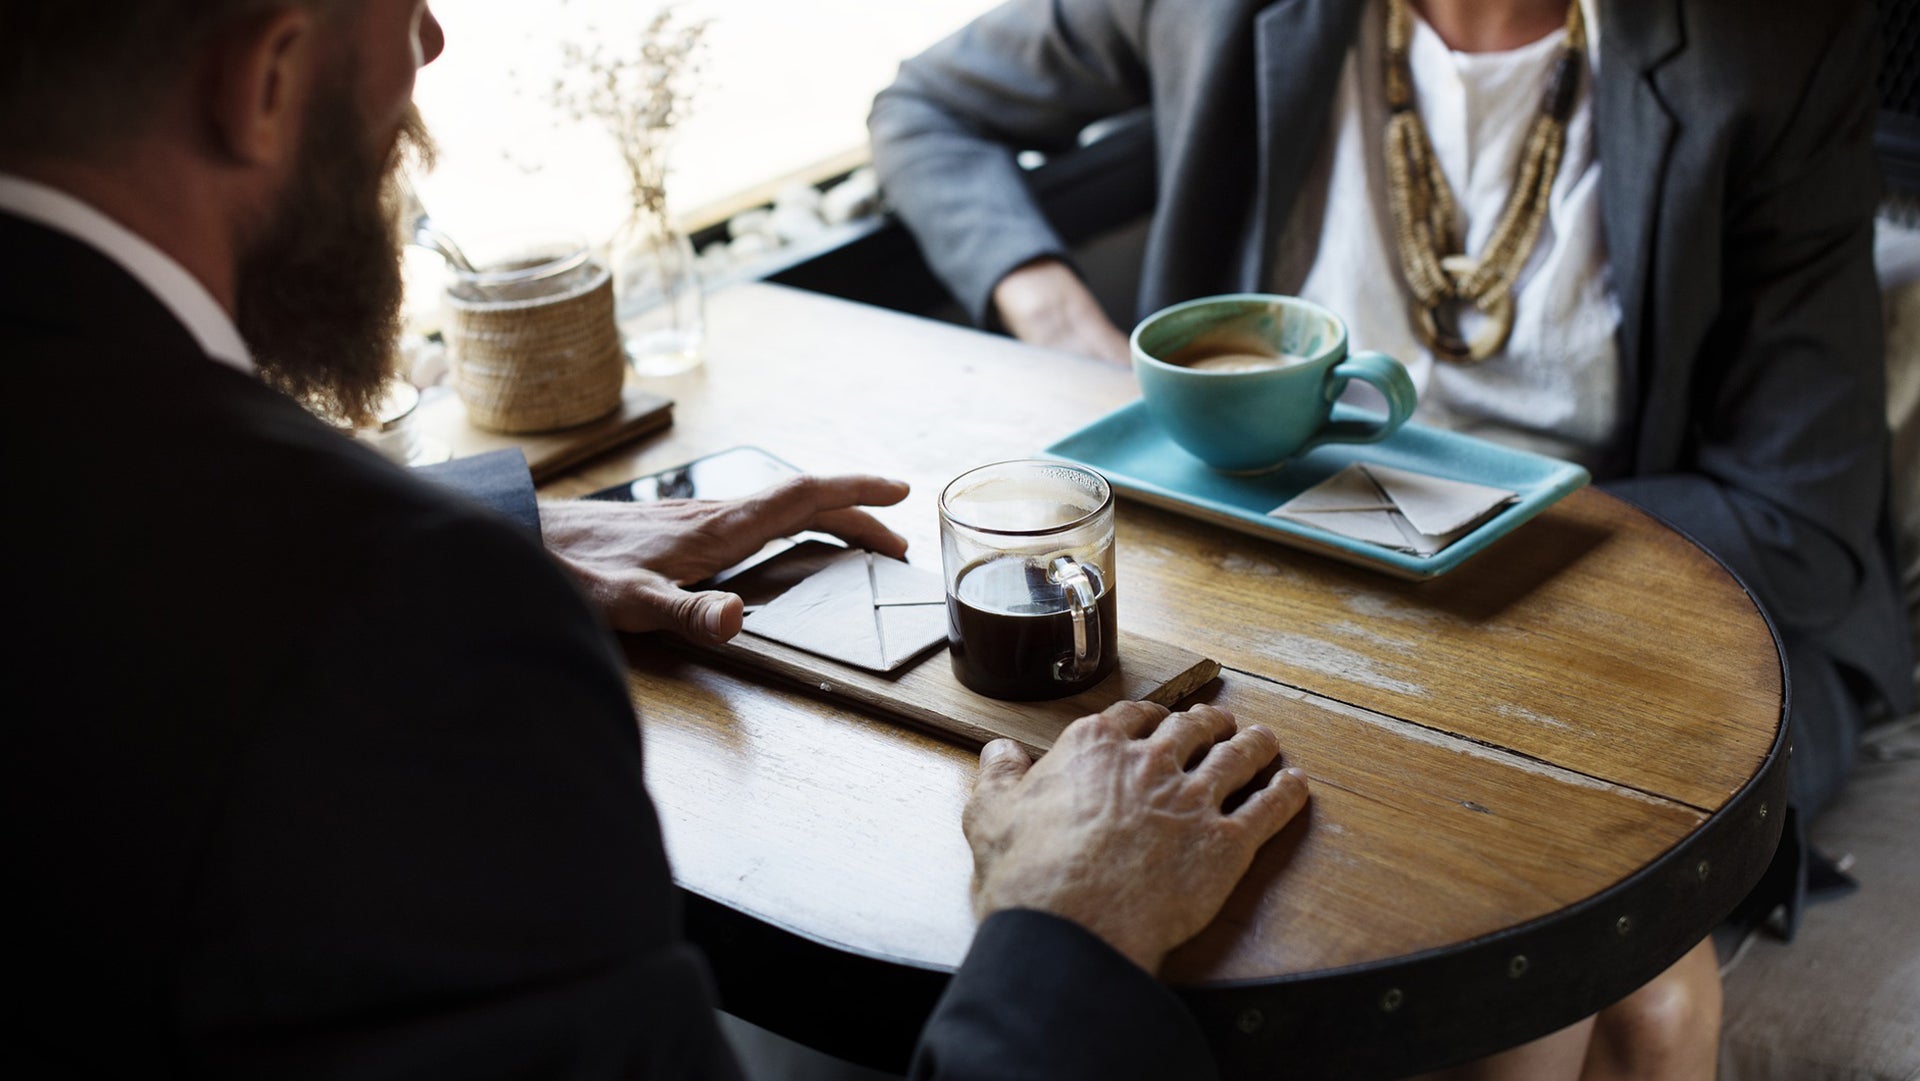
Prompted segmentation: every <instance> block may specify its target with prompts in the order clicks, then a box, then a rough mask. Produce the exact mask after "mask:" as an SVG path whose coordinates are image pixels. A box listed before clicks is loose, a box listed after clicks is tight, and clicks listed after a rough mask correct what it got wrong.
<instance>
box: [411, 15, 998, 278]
mask: <svg viewBox="0 0 1920 1081" xmlns="http://www.w3.org/2000/svg"><path fill="white" fill-rule="evenodd" d="M993 2H994V0H688V2H685V3H683V4H681V5H680V7H679V9H680V11H681V13H682V14H683V15H684V16H687V17H690V18H696V19H697V18H708V19H710V20H711V24H710V27H709V29H708V31H707V35H706V49H705V65H704V72H705V74H704V76H703V77H702V81H701V87H700V90H699V92H698V94H697V96H696V97H695V99H694V109H693V114H692V116H691V117H690V119H689V120H688V121H687V123H686V124H685V126H684V129H683V130H682V132H681V133H680V135H679V137H678V138H677V139H676V141H675V143H674V146H673V149H672V151H671V157H670V161H671V163H672V171H671V173H670V174H669V180H668V195H669V201H670V204H671V209H672V212H673V214H674V215H675V217H677V218H680V219H682V220H683V221H691V223H692V224H695V225H704V224H708V223H709V222H710V221H711V220H712V219H715V218H718V217H723V216H725V215H726V213H727V212H729V211H730V210H734V209H739V208H740V207H739V202H740V198H741V193H743V192H749V191H753V190H767V186H768V185H769V184H770V182H774V181H777V180H779V179H781V178H788V177H793V176H801V177H805V178H807V179H809V180H812V179H818V177H816V176H814V175H813V174H814V173H816V172H818V171H820V170H821V169H822V168H823V167H824V166H826V165H827V164H828V163H840V162H846V161H848V160H849V159H850V157H853V156H856V155H858V154H859V152H861V151H862V150H864V148H865V146H866V138H867V136H866V116H867V110H868V107H869V106H870V104H871V103H872V100H873V95H874V94H875V92H877V91H878V90H880V89H881V88H882V87H884V86H886V85H887V83H889V82H890V81H892V79H893V76H894V72H895V70H896V68H897V66H898V65H899V62H900V61H901V60H902V59H904V58H906V57H908V56H911V55H913V54H914V53H917V52H919V51H920V50H921V49H923V48H925V47H926V46H928V45H930V44H932V43H933V42H934V41H936V40H938V39H939V38H941V37H943V36H945V35H946V34H947V33H949V32H951V31H952V30H954V29H956V28H957V27H959V26H960V25H962V24H964V23H965V22H967V21H968V20H969V19H970V18H972V17H973V16H974V15H976V14H978V13H979V12H980V11H982V10H984V9H986V8H987V7H990V6H992V3H993ZM659 6H660V5H658V4H656V3H649V2H647V0H440V2H439V3H435V4H434V5H433V8H434V13H435V15H436V16H437V17H438V18H439V19H440V22H441V23H442V25H443V26H445V28H446V35H447V49H446V52H445V53H444V54H443V55H442V56H441V57H440V58H439V59H438V60H436V61H435V62H434V63H433V64H432V65H431V66H429V67H428V68H426V69H425V70H424V71H422V72H421V73H420V78H419V83H418V87H417V89H416V92H415V99H416V100H417V101H418V102H419V104H420V108H421V111H422V113H423V114H424V115H425V117H426V119H427V122H428V124H429V125H430V126H431V127H432V129H433V132H434V135H435V138H436V139H437V140H438V142H439V144H440V148H441V153H440V164H439V168H438V169H437V170H436V171H435V172H434V173H433V174H432V175H430V176H427V177H423V178H419V179H418V182H417V185H416V186H417V188H418V190H419V192H420V195H421V198H422V200H423V201H424V202H425V204H426V206H427V208H428V209H429V210H430V212H431V213H432V214H433V217H434V219H435V220H436V222H438V224H439V225H440V226H441V227H442V228H443V229H445V230H446V231H447V232H448V233H450V234H451V235H453V236H454V237H455V239H456V240H458V239H459V238H460V237H462V236H479V235H482V234H485V233H489V232H495V231H506V230H515V229H523V228H562V229H567V230H570V231H573V232H577V233H579V234H581V235H582V236H584V237H586V238H588V239H590V240H604V239H605V238H606V237H607V236H608V235H609V234H610V233H611V232H612V231H613V229H614V228H615V227H616V226H617V225H618V224H619V223H620V222H621V221H622V219H623V218H624V216H625V214H626V211H627V206H628V202H629V200H628V197H627V191H626V188H625V182H624V180H623V176H622V172H621V170H620V167H619V165H618V162H617V159H616V158H615V156H614V151H613V144H612V143H611V142H610V138H609V136H607V135H606V134H605V133H604V132H603V131H601V130H600V129H599V128H598V127H596V126H595V125H594V124H593V122H591V121H585V122H578V123H576V122H574V121H572V120H571V119H570V118H568V117H566V116H565V115H564V114H563V112H562V110H560V109H559V108H557V107H555V106H554V105H552V104H551V103H550V101H549V100H548V88H549V87H550V86H551V85H552V83H553V80H554V76H555V74H556V73H557V71H558V70H559V68H560V65H561V62H562V61H561V48H562V42H564V41H567V40H572V41H575V42H579V43H581V44H586V43H588V42H590V41H591V40H593V37H594V35H596V34H597V35H598V36H599V37H600V38H602V39H603V40H604V41H606V42H607V44H608V45H609V46H616V45H617V46H621V47H632V44H633V43H634V42H636V41H637V40H638V36H639V32H640V29H641V27H643V26H644V25H645V24H646V23H647V21H648V20H649V19H650V18H651V17H652V16H653V14H654V13H655V12H656V11H657V10H659Z"/></svg>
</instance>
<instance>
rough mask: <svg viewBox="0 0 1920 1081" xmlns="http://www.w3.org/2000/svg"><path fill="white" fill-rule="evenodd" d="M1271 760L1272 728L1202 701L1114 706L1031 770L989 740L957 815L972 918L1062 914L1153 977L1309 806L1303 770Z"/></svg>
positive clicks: (1082, 724)
mask: <svg viewBox="0 0 1920 1081" xmlns="http://www.w3.org/2000/svg"><path fill="white" fill-rule="evenodd" d="M1279 759H1280V744H1279V741H1278V740H1277V739H1276V738H1275V737H1274V735H1273V733H1272V732H1271V731H1269V730H1267V729H1265V728H1262V727H1259V726H1257V725H1254V726H1249V727H1246V728H1237V727H1236V725H1235V723H1234V719H1233V714H1231V713H1229V712H1227V711H1226V710H1224V709H1219V708H1217V707H1214V706H1205V705H1201V706H1195V707H1193V708H1192V709H1190V710H1187V711H1186V712H1184V713H1173V714H1169V713H1168V712H1167V711H1166V710H1165V709H1163V708H1162V707H1160V706H1155V705H1149V704H1147V703H1145V702H1122V703H1119V704H1117V705H1114V706H1112V707H1110V708H1108V709H1107V710H1106V711H1104V712H1102V713H1098V714H1095V715H1092V716H1088V717H1082V718H1080V719H1079V720H1077V721H1075V722H1073V724H1071V725H1068V726H1067V728H1066V729H1065V730H1064V731H1063V732H1062V733H1061V734H1060V739H1059V741H1058V742H1056V743H1055V744H1054V745H1053V750H1051V751H1049V752H1048V753H1047V754H1046V756H1045V757H1043V758H1042V759H1041V760H1040V761H1039V763H1038V764H1035V763H1034V762H1033V761H1032V760H1031V759H1030V758H1028V757H1027V754H1026V752H1025V751H1023V750H1021V749H1020V747H1019V746H1018V745H1017V744H1015V743H1014V742H1013V741H1012V740H1005V739H1001V740H995V741H993V742H992V743H989V744H987V746H986V747H985V748H984V749H982V750H981V752H980V774H979V777H978V779H977V780H976V781H975V783H974V789H973V798H972V799H971V800H970V801H969V802H968V804H967V809H966V814H965V816H964V818H963V825H964V828H965V830H966V834H967V841H968V843H969V844H971V845H972V846H973V866H974V875H973V906H974V912H975V914H976V915H978V916H979V917H980V918H982V919H985V918H986V917H987V916H988V915H990V914H991V913H993V912H997V911H999V910H1001V909H1008V908H1032V909H1039V910H1041V911H1044V912H1051V913H1054V914H1055V915H1058V916H1064V917H1066V918H1067V919H1070V920H1073V921H1074V922H1076V923H1079V924H1080V925H1082V926H1084V927H1086V928H1087V929H1089V930H1091V931H1092V932H1093V933H1094V934H1096V935H1099V936H1100V937H1101V938H1102V939H1104V940H1105V941H1106V942H1107V943H1108V944H1110V945H1112V946H1113V947H1114V948H1115V949H1117V950H1119V951H1120V952H1121V953H1122V954H1124V955H1125V956H1126V957H1128V958H1129V959H1131V960H1132V961H1134V962H1135V963H1137V964H1138V965H1139V966H1140V967H1141V968H1144V969H1146V970H1147V971H1148V972H1158V971H1159V968H1160V963H1161V961H1162V960H1163V959H1164V958H1165V957H1166V955H1167V953H1168V951H1170V950H1172V949H1173V948H1174V947H1175V946H1178V945H1179V944H1180V943H1182V942H1185V941H1186V940H1187V939H1189V938H1192V937H1193V936H1194V935H1196V934H1198V933H1199V932H1200V929H1201V928H1203V927H1205V926H1206V925H1207V924H1208V923H1209V922H1210V921H1212V919H1213V917H1214V916H1215V915H1216V914H1217V913H1218V912H1219V911H1220V906H1221V905H1223V904H1225V903H1226V899H1227V894H1228V893H1230V892H1232V890H1233V887H1234V885H1235V884H1236V883H1238V882H1239V881H1240V879H1241V876H1243V875H1245V874H1246V872H1247V868H1248V866H1250V865H1251V864H1252V862H1253V854H1254V852H1255V851H1256V850H1257V849H1259V847H1260V846H1261V845H1262V844H1264V843H1265V842H1266V841H1267V839H1268V838H1270V837H1272V836H1273V835H1274V834H1276V833H1278V832H1279V831H1280V828H1281V827H1282V826H1285V825H1286V824H1287V822H1288V821H1290V820H1291V819H1292V818H1293V816H1294V815H1296V814H1297V813H1299V811H1300V809H1301V808H1302V807H1303V806H1305V805H1306V802H1307V781H1306V775H1305V774H1304V773H1302V772H1300V771H1299V770H1296V769H1287V770H1278V771H1276V770H1274V768H1273V767H1275V766H1276V765H1277V764H1278V763H1279ZM1236 794H1244V796H1245V798H1244V799H1242V800H1241V801H1240V802H1238V803H1237V804H1236V805H1235V806H1234V807H1233V808H1232V809H1231V810H1230V811H1229V810H1225V809H1224V808H1225V806H1226V804H1227V803H1228V801H1229V800H1230V799H1232V798H1233V797H1235V795H1236Z"/></svg>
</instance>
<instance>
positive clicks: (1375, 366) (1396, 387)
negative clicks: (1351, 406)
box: [1302, 353, 1419, 449]
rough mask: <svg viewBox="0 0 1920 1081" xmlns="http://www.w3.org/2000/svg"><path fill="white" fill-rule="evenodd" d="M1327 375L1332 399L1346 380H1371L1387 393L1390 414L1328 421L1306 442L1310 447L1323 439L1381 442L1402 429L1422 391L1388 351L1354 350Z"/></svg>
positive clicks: (1328, 388)
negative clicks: (1414, 385)
mask: <svg viewBox="0 0 1920 1081" xmlns="http://www.w3.org/2000/svg"><path fill="white" fill-rule="evenodd" d="M1327 375H1328V379H1327V400H1328V401H1329V402H1331V401H1334V400H1336V399H1338V398H1339V397H1340V392H1341V391H1343V390H1346V389H1347V380H1349V379H1358V380H1360V381H1361V382H1364V383H1370V384H1372V385H1373V387H1374V388H1375V389H1377V390H1379V391H1380V393H1381V394H1383V395H1385V396H1386V399H1387V416H1386V419H1385V420H1379V421H1374V420H1335V421H1329V422H1328V423H1327V424H1326V425H1325V426H1324V427H1322V428H1321V429H1320V432H1319V434H1318V435H1315V436H1314V437H1313V439H1312V440H1310V441H1309V442H1308V443H1307V446H1309V447H1311V446H1316V445H1318V444H1321V443H1378V442H1379V441H1381V440H1382V439H1385V438H1386V437H1388V436H1390V435H1392V434H1393V433H1394V432H1397V431H1399V430H1400V426H1401V425H1402V424H1405V423H1406V422H1407V418H1408V417H1411V416H1412V415H1413V407H1414V405H1415V404H1416V403H1417V402H1418V401H1419V394H1418V393H1417V392H1416V391H1415V390H1414V389H1413V377H1412V376H1410V375H1408V374H1407V366H1406V365H1404V364H1402V363H1400V362H1399V361H1397V360H1395V359H1393V358H1392V357H1390V356H1388V355H1386V354H1385V353H1355V354H1353V355H1352V356H1350V357H1348V358H1347V359H1345V360H1343V361H1341V362H1340V363H1339V364H1336V365H1334V368H1333V370H1332V371H1331V372H1328V373H1327ZM1302 449H1305V448H1302Z"/></svg>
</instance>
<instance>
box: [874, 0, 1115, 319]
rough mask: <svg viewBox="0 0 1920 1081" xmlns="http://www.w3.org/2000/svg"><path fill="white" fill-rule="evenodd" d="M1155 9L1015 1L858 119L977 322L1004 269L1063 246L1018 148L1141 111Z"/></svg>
mask: <svg viewBox="0 0 1920 1081" xmlns="http://www.w3.org/2000/svg"><path fill="white" fill-rule="evenodd" d="M1151 7H1152V4H1151V2H1150V0H1014V2H1013V3H1009V4H1006V5H1004V6H1002V7H999V8H996V9H994V10H993V11H990V12H988V13H986V14H985V15H982V16H981V17H980V18H979V19H977V20H975V21H974V22H973V23H972V24H970V25H968V26H967V27H966V28H964V29H962V30H960V31H959V32H958V33H955V34H954V35H952V36H951V37H948V38H947V39H945V40H944V41H941V42H940V43H938V44H936V45H934V46H933V47H932V48H930V49H928V50H927V51H926V52H925V53H922V54H921V55H920V56H917V57H915V58H913V59H911V60H908V61H907V62H906V63H904V64H902V65H901V66H900V74H899V76H898V78H897V79H896V80H895V81H894V83H893V85H892V86H890V87H888V88H887V89H885V90H883V91H881V92H880V94H879V96H878V97H877V98H875V99H874V103H873V111H872V113H871V115H870V116H869V117H868V119H867V126H868V130H869V132H870V133H871V135H872V138H873V159H874V166H875V168H876V170H877V171H878V173H879V175H880V183H881V187H882V189H883V190H884V191H885V193H886V196H887V199H888V201H889V203H890V204H891V205H892V207H893V208H894V209H895V210H896V211H897V212H898V213H899V215H900V217H901V219H902V220H903V221H904V222H905V223H906V225H907V228H908V229H909V230H911V231H912V233H913V234H914V236H915V238H916V239H917V240H918V241H919V242H920V248H921V250H922V251H923V252H924V253H925V254H926V257H927V260H928V262H929V264H931V265H932V267H933V269H934V272H935V273H936V274H938V275H939V276H940V278H941V280H942V281H944V282H945V283H946V285H947V287H948V288H949V289H950V290H952V292H953V294H954V296H955V297H957V298H958V299H959V300H960V302H961V303H962V304H963V305H964V306H965V307H966V309H967V311H968V312H969V313H970V314H971V315H972V316H973V318H974V319H976V320H977V321H979V322H982V323H985V322H987V321H988V319H989V317H990V316H991V314H992V308H991V304H992V294H993V287H994V286H995V284H997V283H998V282H999V281H1000V279H1001V278H1003V277H1005V276H1006V274H1007V273H1008V272H1009V271H1012V270H1013V269H1015V268H1016V267H1019V266H1021V265H1023V264H1026V263H1029V262H1032V261H1034V260H1036V259H1040V258H1044V257H1049V256H1051V257H1055V258H1060V259H1065V257H1066V256H1065V252H1066V247H1065V245H1064V244H1063V243H1062V242H1061V240H1060V238H1059V236H1058V235H1057V234H1056V233H1055V232H1054V230H1053V228H1052V226H1050V225H1048V224H1047V221H1046V219H1045V217H1044V216H1042V214H1041V212H1040V208H1039V207H1038V205H1037V204H1036V203H1035V202H1034V199H1033V197H1032V195H1031V194H1030V193H1029V192H1028V189H1027V185H1026V180H1025V177H1024V176H1023V173H1022V170H1021V169H1020V166H1019V165H1018V164H1017V162H1016V161H1015V160H1014V159H1015V153H1016V152H1017V151H1018V150H1023V149H1043V150H1045V149H1053V148H1059V147H1065V146H1070V145H1072V143H1073V140H1074V138H1075V136H1076V135H1078V133H1079V132H1080V130H1081V129H1082V128H1084V127H1086V126H1087V125H1088V124H1090V123H1092V122H1093V121H1095V120H1099V119H1102V118H1105V117H1108V116H1112V115H1114V114H1116V113H1120V112H1124V111H1126V110H1127V109H1130V108H1134V107H1136V106H1139V105H1143V104H1145V103H1146V102H1147V98H1148V91H1149V86H1148V78H1147V71H1146V67H1145V61H1144V55H1143V50H1142V47H1141V41H1142V40H1143V37H1142V36H1143V34H1144V24H1145V22H1146V19H1147V17H1148V13H1149V11H1150V9H1151Z"/></svg>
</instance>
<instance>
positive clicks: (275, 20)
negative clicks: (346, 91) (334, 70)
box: [205, 4, 320, 166]
mask: <svg viewBox="0 0 1920 1081" xmlns="http://www.w3.org/2000/svg"><path fill="white" fill-rule="evenodd" d="M318 54H319V35H318V32H317V27H316V26H315V24H314V15H313V12H312V11H310V10H309V9H307V8H306V7H305V6H303V5H299V4H291V5H288V6H286V7H284V8H281V9H279V10H277V11H274V12H272V13H271V14H269V15H265V16H262V17H261V18H259V19H256V20H254V21H252V22H249V23H247V24H245V25H244V26H243V27H240V28H236V29H234V30H232V31H229V32H227V33H226V34H224V35H222V36H221V37H220V38H218V39H217V40H216V41H215V42H214V45H213V48H212V50H211V53H210V70H209V71H208V72H207V73H206V78H207V82H206V84H205V85H206V87H207V105H208V109H209V114H210V119H211V120H212V122H213V133H212V134H213V138H214V140H215V142H216V145H217V146H218V147H219V149H221V150H222V151H224V152H225V153H226V154H227V155H228V156H229V157H230V158H231V159H232V160H233V161H235V162H236V163H241V164H246V165H264V166H273V165H277V164H281V163H283V162H285V161H287V160H290V159H291V157H292V156H293V155H294V154H295V153H296V152H297V151H298V148H299V145H300V124H301V122H302V120H303V119H304V116H305V107H306V101H307V96H308V95H309V94H310V93H312V90H313V82H314V78H315V75H316V73H317V72H318V70H319V63H320V61H319V55H318Z"/></svg>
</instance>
